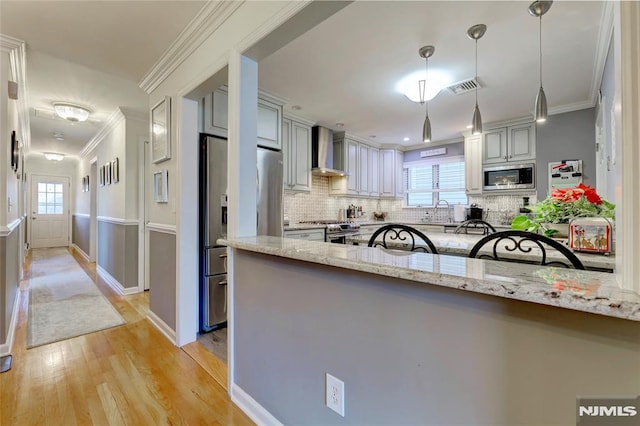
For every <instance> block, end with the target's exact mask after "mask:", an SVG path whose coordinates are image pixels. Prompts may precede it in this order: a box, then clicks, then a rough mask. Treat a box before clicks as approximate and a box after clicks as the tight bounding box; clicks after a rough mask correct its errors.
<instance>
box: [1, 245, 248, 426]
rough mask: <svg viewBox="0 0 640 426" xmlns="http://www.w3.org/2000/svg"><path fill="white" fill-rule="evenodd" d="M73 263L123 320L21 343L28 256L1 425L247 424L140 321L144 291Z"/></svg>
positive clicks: (188, 361)
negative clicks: (121, 286) (121, 287)
mask: <svg viewBox="0 0 640 426" xmlns="http://www.w3.org/2000/svg"><path fill="white" fill-rule="evenodd" d="M73 255H74V258H75V259H76V261H77V262H78V263H79V264H80V265H81V267H82V268H83V269H84V270H85V272H87V274H88V275H89V276H90V277H91V278H92V279H93V280H94V281H95V282H96V284H97V286H98V288H99V289H100V291H101V292H102V293H103V294H104V295H105V296H106V297H107V299H108V300H109V302H111V303H112V304H113V306H114V307H115V308H116V309H117V311H118V312H119V313H120V315H122V317H123V318H124V319H125V321H126V324H125V325H123V326H119V327H115V328H111V329H107V330H102V331H99V332H95V333H91V334H87V335H83V336H79V337H76V338H72V339H69V340H63V341H60V342H56V343H52V344H48V345H44V346H40V347H36V348H33V349H29V350H27V349H26V340H27V317H28V304H29V277H30V266H31V258H30V256H29V257H28V258H27V262H26V266H25V279H24V280H23V281H22V282H21V284H20V308H19V309H20V310H19V319H18V326H17V330H16V338H15V343H14V347H13V351H12V355H13V367H12V369H11V370H10V371H8V372H6V373H3V374H0V396H1V398H0V424H3V425H5V424H6V425H20V426H21V425H58V424H59V425H91V424H93V425H124V424H129V425H161V424H190V425H203V424H207V425H209V424H223V425H250V424H252V422H251V420H250V419H249V418H248V417H247V416H246V415H245V414H244V413H243V412H242V411H241V410H240V409H239V408H238V407H237V406H235V405H234V404H233V403H232V402H231V400H230V399H229V396H228V394H227V393H226V391H225V390H224V389H223V388H222V387H221V386H220V385H219V384H218V383H217V382H216V381H215V380H214V379H213V378H212V377H211V376H210V375H209V374H207V372H206V371H205V370H204V369H203V368H202V367H200V366H199V365H198V364H197V363H196V362H195V361H194V360H193V359H192V358H191V357H190V356H189V355H188V354H187V353H186V352H184V351H183V350H181V349H179V348H176V347H175V346H173V345H172V344H171V343H170V342H168V341H167V340H166V338H165V337H164V336H163V335H162V334H161V333H160V332H159V331H158V330H156V328H155V327H153V326H152V325H151V323H150V322H149V321H148V320H146V315H147V312H148V307H149V293H148V292H145V293H138V294H134V295H128V296H119V295H117V294H115V293H114V292H113V290H112V289H111V288H110V287H109V286H108V285H107V284H105V283H104V282H103V281H102V279H100V278H96V272H95V264H89V263H87V262H86V261H85V260H84V259H82V258H81V257H80V256H78V255H77V254H75V253H73Z"/></svg>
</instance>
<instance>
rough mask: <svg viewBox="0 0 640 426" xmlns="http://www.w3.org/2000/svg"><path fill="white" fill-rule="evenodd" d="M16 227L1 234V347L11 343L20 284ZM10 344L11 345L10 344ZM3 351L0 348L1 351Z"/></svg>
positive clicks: (18, 246)
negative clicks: (5, 233) (6, 233)
mask: <svg viewBox="0 0 640 426" xmlns="http://www.w3.org/2000/svg"><path fill="white" fill-rule="evenodd" d="M22 226H24V221H23V222H22V224H20V225H18V226H17V227H15V228H14V229H13V230H12V231H11V232H10V233H9V234H8V235H3V236H0V347H3V348H4V347H5V345H6V344H8V343H10V342H8V341H7V340H8V339H9V338H10V337H11V336H12V334H13V333H12V327H13V326H15V324H11V322H12V318H14V309H15V308H16V306H17V304H16V303H15V301H16V297H18V288H19V285H20V245H19V244H20V237H19V236H20V229H21V227H22ZM9 346H10V345H9ZM2 352H3V351H2V350H0V353H2Z"/></svg>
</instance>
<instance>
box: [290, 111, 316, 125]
mask: <svg viewBox="0 0 640 426" xmlns="http://www.w3.org/2000/svg"><path fill="white" fill-rule="evenodd" d="M282 118H286V119H288V120H292V121H297V122H298V123H302V124H306V125H307V126H311V127H313V126H315V125H316V122H315V121H312V120H309V119H308V118H305V117H302V116H301V115H296V114H291V113H289V112H283V113H282Z"/></svg>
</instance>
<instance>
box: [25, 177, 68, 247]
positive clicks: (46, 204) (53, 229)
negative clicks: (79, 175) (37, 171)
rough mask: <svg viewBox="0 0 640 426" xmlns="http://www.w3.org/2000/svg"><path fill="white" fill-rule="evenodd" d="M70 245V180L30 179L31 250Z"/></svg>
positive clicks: (62, 178)
mask: <svg viewBox="0 0 640 426" xmlns="http://www.w3.org/2000/svg"><path fill="white" fill-rule="evenodd" d="M68 245H69V178H68V177H55V176H38V175H33V176H32V178H31V247H32V248H42V247H61V246H68Z"/></svg>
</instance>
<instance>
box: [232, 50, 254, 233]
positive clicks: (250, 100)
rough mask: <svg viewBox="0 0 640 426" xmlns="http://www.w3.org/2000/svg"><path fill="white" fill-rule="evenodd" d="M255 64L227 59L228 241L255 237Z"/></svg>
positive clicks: (236, 56) (237, 58) (237, 55)
mask: <svg viewBox="0 0 640 426" xmlns="http://www.w3.org/2000/svg"><path fill="white" fill-rule="evenodd" d="M257 116H258V64H257V63H256V62H255V61H253V60H252V59H249V58H247V57H245V56H242V55H241V54H240V52H238V51H235V50H232V51H231V53H230V55H229V123H228V124H229V133H228V135H229V154H228V155H229V156H228V158H229V164H228V172H227V182H228V190H227V195H228V207H227V215H228V224H227V234H228V236H229V238H236V237H245V236H252V235H256V220H257V214H256V181H257V168H256V162H257V145H258V131H257Z"/></svg>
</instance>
